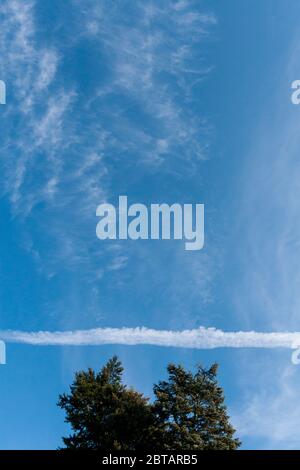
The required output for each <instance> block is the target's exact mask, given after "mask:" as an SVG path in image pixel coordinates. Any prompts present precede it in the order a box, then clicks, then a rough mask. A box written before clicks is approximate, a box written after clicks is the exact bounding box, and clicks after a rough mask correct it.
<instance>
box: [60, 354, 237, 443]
mask: <svg viewBox="0 0 300 470" xmlns="http://www.w3.org/2000/svg"><path fill="white" fill-rule="evenodd" d="M122 372H123V367H122V365H121V363H120V361H119V360H118V358H117V357H113V358H112V359H110V360H109V361H108V363H107V364H106V365H105V366H104V367H103V368H102V369H101V371H100V372H99V373H98V374H96V373H95V372H94V371H93V370H92V369H88V371H87V372H83V371H82V372H78V373H77V374H76V375H75V380H74V382H73V384H72V385H71V387H70V393H69V394H63V395H60V397H59V402H58V405H59V406H60V407H61V408H62V409H64V410H65V412H66V422H68V423H69V424H70V425H71V428H72V430H73V433H72V434H71V435H70V436H69V437H64V438H63V441H64V444H65V446H66V448H67V449H94V450H99V451H116V450H125V451H126V450H127V451H130V450H131V451H138V450H141V451H162V450H171V451H186V450H205V449H210V450H235V449H237V448H238V447H239V445H240V442H239V440H238V439H235V438H234V433H235V430H234V429H233V427H232V426H231V424H230V422H229V418H228V415H227V412H226V407H225V405H224V395H223V390H222V388H221V387H219V386H218V383H217V378H216V376H217V365H216V364H214V365H213V366H212V367H211V368H210V369H208V370H206V369H204V368H202V367H201V366H199V367H198V368H197V371H196V373H195V374H194V375H193V374H192V373H191V372H188V371H186V370H185V369H184V368H183V367H182V366H176V365H173V364H170V365H169V366H168V373H169V377H168V381H161V382H159V383H158V385H155V386H154V394H155V401H154V403H153V404H150V403H149V400H148V399H147V398H145V397H144V396H143V395H142V394H141V393H138V392H136V391H135V390H133V389H128V388H127V387H126V386H125V385H124V384H123V383H122Z"/></svg>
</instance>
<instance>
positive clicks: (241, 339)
mask: <svg viewBox="0 0 300 470" xmlns="http://www.w3.org/2000/svg"><path fill="white" fill-rule="evenodd" d="M0 339H2V340H3V341H6V342H13V343H24V344H32V345H54V346H55V345H56V346H59V345H61V346H64V345H65V346H68V345H74V346H76V345H77V346H84V345H86V346H88V345H91V346H92V345H104V344H123V345H138V344H144V345H156V346H171V347H172V346H173V347H180V348H195V349H212V348H226V347H228V348H278V347H282V348H293V349H295V348H298V347H300V332H293V333H292V332H272V333H271V332H270V333H262V332H256V331H236V332H225V331H222V330H218V329H216V328H204V327H200V328H197V329H191V330H181V331H179V330H178V331H176V330H155V329H150V328H145V327H137V328H125V327H124V328H94V329H89V330H73V331H54V332H50V331H37V332H25V331H15V330H4V331H0Z"/></svg>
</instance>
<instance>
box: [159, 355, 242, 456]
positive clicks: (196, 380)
mask: <svg viewBox="0 0 300 470" xmlns="http://www.w3.org/2000/svg"><path fill="white" fill-rule="evenodd" d="M217 368H218V366H217V364H214V365H213V366H212V367H210V369H208V370H206V369H204V368H202V367H201V366H199V367H198V368H197V372H196V373H195V375H193V374H192V373H191V372H187V371H186V370H185V369H184V368H183V367H182V366H176V365H174V364H170V365H169V366H168V373H169V379H168V381H161V382H159V384H158V385H155V386H154V394H155V396H156V400H155V403H154V407H153V410H154V413H155V414H156V417H157V419H158V421H159V422H160V423H161V427H162V432H163V436H164V439H163V445H164V448H165V449H167V450H176V451H178V450H205V449H209V450H235V449H237V448H238V447H239V446H240V441H239V440H238V439H235V438H234V437H233V436H234V433H235V430H234V429H233V427H232V426H231V424H230V423H229V418H228V415H227V412H226V407H225V405H224V395H223V390H222V388H221V387H219V386H218V383H217V379H216V375H217Z"/></svg>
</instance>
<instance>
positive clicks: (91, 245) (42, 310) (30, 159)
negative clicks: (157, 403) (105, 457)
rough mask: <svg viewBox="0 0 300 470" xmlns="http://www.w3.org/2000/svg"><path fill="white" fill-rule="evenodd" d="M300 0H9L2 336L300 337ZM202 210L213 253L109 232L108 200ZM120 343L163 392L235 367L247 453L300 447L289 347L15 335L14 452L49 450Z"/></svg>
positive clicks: (0, 251)
mask: <svg viewBox="0 0 300 470" xmlns="http://www.w3.org/2000/svg"><path fill="white" fill-rule="evenodd" d="M299 13H300V5H299V4H298V2H296V1H295V0H294V1H293V2H292V1H291V2H289V3H288V5H287V2H284V1H283V0H281V1H280V0H251V1H250V0H243V1H242V2H241V1H239V0H227V1H226V2H212V1H202V2H199V1H192V0H178V1H176V0H174V1H170V0H162V1H161V2H159V4H158V2H149V1H137V2H129V1H122V2H121V1H116V2H113V3H112V2H108V1H101V0H99V1H96V0H69V1H65V2H60V1H58V0H52V1H51V2H50V1H48V0H43V1H41V0H36V1H34V0H32V1H31V0H22V1H21V0H3V1H2V2H1V6H0V22H1V28H0V52H1V53H0V79H1V80H4V81H5V82H6V85H7V104H6V105H5V106H1V107H0V119H1V147H0V165H1V172H0V175H1V176H0V178H1V203H0V214H1V220H2V223H1V225H0V241H1V243H0V277H1V282H0V312H1V330H3V331H6V330H8V329H9V330H21V331H26V332H37V331H57V330H58V331H66V330H71V331H73V330H83V329H90V328H104V327H114V328H121V327H128V328H134V327H139V326H144V327H147V328H152V329H160V330H161V329H164V330H182V329H193V328H197V327H200V326H204V327H206V328H208V327H216V328H218V329H222V330H225V331H240V330H241V331H251V330H255V331H260V332H282V331H290V332H294V331H299V326H298V322H297V320H298V318H299V306H300V305H299V303H300V301H299V296H298V292H299V287H298V286H299V281H300V279H299V278H300V270H299V267H298V257H299V255H300V244H299V241H298V237H299V233H300V225H299V220H300V219H299V212H300V209H299V203H298V197H297V196H298V194H299V182H298V181H299V177H298V175H299V172H300V165H299V159H298V158H297V157H298V155H297V149H298V147H299V144H300V142H299V140H300V137H299V135H300V133H299V131H298V128H299V127H300V114H299V113H300V108H299V109H298V107H297V106H294V105H292V104H291V100H290V95H291V90H290V85H291V82H292V81H293V80H296V79H299V77H300V70H299V69H300V67H299V64H298V62H299V60H298V57H299V47H300V46H299V44H300V30H299V24H298V23H297V18H298V16H299ZM121 194H125V195H127V196H128V198H129V201H130V202H132V203H134V202H141V203H144V204H150V203H156V202H166V203H170V204H171V203H173V202H180V203H204V204H205V216H206V228H205V247H204V249H203V250H201V251H199V252H197V251H194V252H193V251H191V252H188V251H185V250H184V247H183V244H184V242H180V241H151V240H149V241H144V240H143V241H131V240H128V241H124V240H122V241H106V242H104V241H100V240H98V239H97V238H96V234H95V229H96V223H97V219H96V217H95V211H96V207H97V206H98V205H99V204H100V203H102V202H104V201H108V202H111V203H113V204H116V203H117V199H118V196H119V195H121ZM115 353H117V354H118V355H119V356H120V358H121V359H122V361H123V363H124V366H125V370H126V372H125V380H126V382H127V383H128V384H131V385H133V386H135V387H137V388H138V389H140V390H141V391H143V392H145V393H146V394H147V395H149V396H150V395H151V390H152V384H153V382H156V381H158V380H159V379H160V378H162V377H163V376H164V374H165V367H166V365H167V363H168V362H170V361H173V362H182V363H183V364H184V365H186V366H187V367H190V368H191V367H193V366H194V365H195V364H196V363H198V362H202V363H204V364H205V365H209V364H210V363H212V362H214V361H217V362H218V363H219V364H220V380H221V383H222V385H223V386H224V388H225V394H226V400H227V404H228V406H229V410H230V414H231V416H232V420H233V422H234V424H235V425H236V427H237V430H238V436H239V437H240V438H241V439H242V441H243V448H245V449H246V448H252V449H253V448H255V449H267V448H275V449H285V448H299V444H300V442H299V437H298V432H297V429H298V423H299V418H300V408H299V404H298V401H299V400H298V393H297V392H298V389H299V387H300V380H299V378H298V375H299V369H297V367H295V366H294V365H292V364H291V361H290V351H288V350H286V349H271V350H270V349H239V348H234V349H224V348H220V349H212V350H204V349H203V350H202V349H201V350H196V349H188V348H177V347H160V346H146V345H145V346H143V345H140V346H116V345H103V346H47V345H45V346H34V345H28V344H26V345H24V344H18V343H8V344H7V365H5V366H1V369H0V374H1V375H0V376H1V387H0V404H1V405H0V434H1V442H0V446H1V448H3V449H15V448H17V449H41V448H42V449H46V448H56V447H58V446H59V445H60V444H61V436H62V435H64V434H66V433H67V432H68V428H67V427H66V425H65V424H64V422H63V421H64V415H63V413H62V412H61V411H60V410H58V408H57V407H56V402H57V397H58V394H59V393H61V392H63V391H66V390H67V388H68V385H69V384H70V383H71V381H72V377H73V373H74V371H75V370H78V369H81V368H86V367H88V366H91V367H94V368H97V369H98V368H100V367H101V366H102V364H103V363H104V362H105V361H106V360H107V359H108V358H109V357H110V356H111V355H112V354H115Z"/></svg>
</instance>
